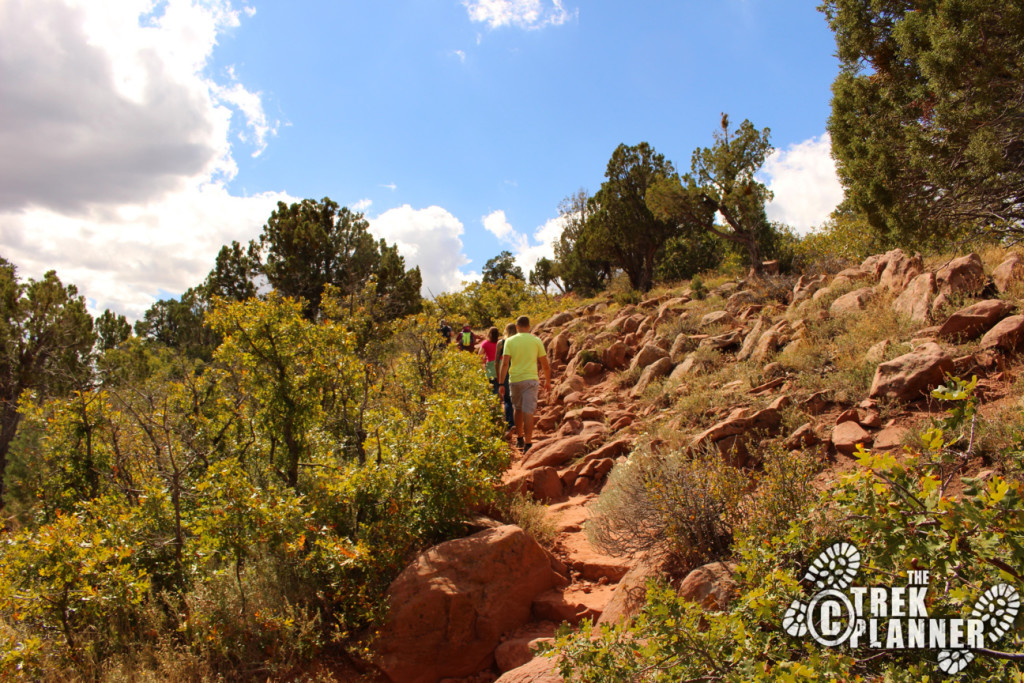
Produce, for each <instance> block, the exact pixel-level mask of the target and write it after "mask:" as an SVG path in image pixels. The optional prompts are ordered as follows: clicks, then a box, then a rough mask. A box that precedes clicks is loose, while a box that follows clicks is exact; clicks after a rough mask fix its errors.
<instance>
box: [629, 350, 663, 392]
mask: <svg viewBox="0 0 1024 683" xmlns="http://www.w3.org/2000/svg"><path fill="white" fill-rule="evenodd" d="M671 371H672V360H671V359H669V358H668V357H664V358H660V359H658V360H656V361H654V362H653V363H651V364H650V365H648V366H647V367H646V368H644V371H643V372H642V373H641V374H640V379H639V380H637V383H636V386H635V387H633V391H632V392H630V393H631V395H632V396H640V395H641V394H643V393H644V391H646V390H647V387H648V386H649V385H650V383H651V382H653V381H654V380H656V379H658V378H659V377H665V376H666V375H668V373H669V372H671Z"/></svg>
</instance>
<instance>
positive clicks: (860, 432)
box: [832, 421, 871, 455]
mask: <svg viewBox="0 0 1024 683" xmlns="http://www.w3.org/2000/svg"><path fill="white" fill-rule="evenodd" d="M857 444H863V445H864V446H865V447H867V446H870V445H871V435H870V434H868V433H867V432H866V431H864V428H863V427H861V426H860V425H859V424H857V423H856V422H853V421H849V422H840V423H839V424H837V425H836V427H835V429H833V430H832V445H833V446H835V447H836V450H837V451H839V452H840V453H846V454H847V455H849V454H850V453H853V452H854V451H855V450H857Z"/></svg>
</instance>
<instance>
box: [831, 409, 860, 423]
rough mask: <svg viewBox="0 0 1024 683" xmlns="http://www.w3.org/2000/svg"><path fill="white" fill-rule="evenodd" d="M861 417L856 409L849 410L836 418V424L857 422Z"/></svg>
mask: <svg viewBox="0 0 1024 683" xmlns="http://www.w3.org/2000/svg"><path fill="white" fill-rule="evenodd" d="M859 418H860V415H858V414H857V409H856V408H848V409H846V410H844V411H843V412H841V413H839V417H837V418H836V424H837V425H838V424H842V423H844V422H857V421H858V420H859Z"/></svg>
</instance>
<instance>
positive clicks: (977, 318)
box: [939, 299, 1013, 341]
mask: <svg viewBox="0 0 1024 683" xmlns="http://www.w3.org/2000/svg"><path fill="white" fill-rule="evenodd" d="M1012 310H1013V304H1011V303H1008V302H1006V301H1002V300H1000V299H989V300H987V301H979V302H978V303H976V304H971V305H970V306H968V307H967V308H963V309H960V310H959V311H957V312H956V313H954V314H953V315H951V316H949V318H947V319H946V322H944V323H942V327H940V328H939V336H940V337H944V338H947V339H956V340H961V341H962V340H964V339H974V338H975V337H978V336H980V335H981V334H982V333H983V332H986V331H988V330H989V329H990V328H991V327H992V326H993V325H995V324H996V323H997V322H998V321H1000V320H1002V319H1003V318H1005V317H1006V316H1007V315H1009V314H1010V312H1011V311H1012Z"/></svg>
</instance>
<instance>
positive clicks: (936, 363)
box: [868, 342, 953, 401]
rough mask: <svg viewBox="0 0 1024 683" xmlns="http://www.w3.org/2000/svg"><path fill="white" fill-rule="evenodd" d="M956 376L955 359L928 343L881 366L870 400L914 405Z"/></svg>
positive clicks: (872, 384)
mask: <svg viewBox="0 0 1024 683" xmlns="http://www.w3.org/2000/svg"><path fill="white" fill-rule="evenodd" d="M951 372H953V359H952V358H950V357H949V356H948V355H946V352H945V351H943V350H942V347H941V346H939V345H938V344H936V343H934V342H925V343H924V344H921V345H920V346H919V347H917V348H916V349H914V350H913V351H911V352H910V353H905V354H903V355H902V356H899V357H898V358H893V359H892V360H891V361H888V362H885V363H882V364H881V365H879V366H878V369H877V370H876V371H875V378H874V381H873V382H872V383H871V391H870V392H869V394H868V395H869V396H870V397H871V398H882V397H886V398H890V399H894V400H897V401H913V400H915V399H918V398H921V397H922V396H924V395H926V394H927V393H928V391H929V390H931V389H932V388H934V387H936V386H939V385H940V384H942V383H943V382H944V381H945V376H946V374H947V373H951Z"/></svg>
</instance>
